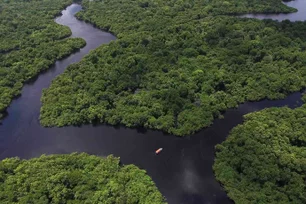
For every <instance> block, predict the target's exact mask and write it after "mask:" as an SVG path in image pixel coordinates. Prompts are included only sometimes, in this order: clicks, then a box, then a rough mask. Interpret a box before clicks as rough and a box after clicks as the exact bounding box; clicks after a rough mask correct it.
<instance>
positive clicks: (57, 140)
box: [0, 0, 306, 204]
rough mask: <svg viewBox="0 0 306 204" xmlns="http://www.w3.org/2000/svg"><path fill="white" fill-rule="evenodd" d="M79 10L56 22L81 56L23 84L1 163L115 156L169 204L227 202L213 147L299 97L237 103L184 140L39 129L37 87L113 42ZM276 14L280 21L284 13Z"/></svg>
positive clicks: (104, 130) (122, 131) (116, 131)
mask: <svg viewBox="0 0 306 204" xmlns="http://www.w3.org/2000/svg"><path fill="white" fill-rule="evenodd" d="M298 2H300V3H301V4H300V5H302V6H303V5H304V7H301V9H305V8H306V6H305V1H303V0H298V1H296V2H292V3H298ZM299 8H300V7H299ZM80 9H81V7H80V6H79V5H76V4H73V5H72V6H69V7H68V8H67V9H66V10H65V11H63V16H61V17H59V18H57V19H56V22H57V23H60V24H63V25H67V26H69V27H70V29H71V30H72V37H81V38H84V39H85V40H86V42H87V45H86V46H85V47H84V48H83V49H81V50H80V52H78V53H76V54H73V55H71V56H69V57H68V58H66V59H64V60H60V61H57V62H56V63H55V65H54V66H53V67H52V68H51V69H50V70H48V71H47V72H45V73H43V74H41V75H40V76H39V77H38V78H37V80H35V81H34V82H33V83H31V84H27V85H25V86H24V88H23V90H22V96H21V97H19V98H18V99H16V100H14V102H13V103H12V105H11V106H10V107H9V108H8V114H9V116H8V117H7V118H5V120H4V121H3V124H2V125H1V126H0V159H3V158H6V157H13V156H19V157H21V158H31V157H37V156H40V155H41V154H44V153H45V154H55V153H71V152H87V153H90V154H95V155H100V156H106V155H109V154H114V155H115V156H119V157H121V161H122V163H124V164H135V165H138V166H139V167H140V168H143V169H146V170H147V172H148V174H149V175H150V176H151V177H152V178H153V180H154V181H155V182H156V184H157V186H158V188H159V189H160V191H161V192H162V193H163V195H164V196H166V198H167V200H168V202H169V203H170V204H180V203H184V204H185V203H186V204H199V203H210V204H214V203H215V204H227V203H232V202H231V201H230V200H229V199H228V198H227V196H226V194H225V192H224V191H223V190H222V188H221V187H220V185H219V183H218V182H216V180H215V177H214V174H213V171H212V165H213V162H214V161H213V160H214V146H215V145H216V144H218V143H221V142H222V141H224V140H225V138H226V136H227V135H228V133H229V131H230V130H231V129H232V128H233V127H234V126H236V125H237V124H239V123H241V122H242V116H243V115H244V114H246V113H249V112H253V111H258V110H261V109H263V108H266V107H274V106H277V107H280V106H285V105H288V106H289V107H296V106H300V105H301V100H300V98H301V94H300V93H294V94H291V95H290V96H288V97H287V98H286V99H284V100H277V101H267V100H265V101H261V102H255V103H245V104H242V105H240V106H239V108H238V109H230V110H228V111H227V112H226V113H225V115H224V119H222V120H216V121H215V122H214V124H213V125H212V127H210V128H207V129H204V130H202V131H200V132H198V133H197V134H195V135H193V136H191V137H185V138H179V137H174V136H171V135H165V134H163V133H161V132H158V131H152V130H146V131H143V129H139V130H137V129H129V128H124V127H112V126H107V125H98V126H92V125H83V126H81V127H64V128H43V127H41V126H40V124H39V120H38V118H39V109H40V106H41V103H40V97H41V92H42V89H43V88H47V87H48V86H49V85H50V83H51V81H52V79H54V78H55V77H56V76H57V75H59V74H60V73H62V72H63V71H64V70H65V68H66V67H67V66H68V65H69V64H72V63H75V62H78V61H80V60H81V59H82V57H84V55H86V54H87V53H88V52H89V51H90V50H92V49H95V48H96V47H98V46H100V45H101V44H105V43H109V42H110V41H111V40H114V39H115V37H114V36H113V35H111V34H109V33H105V32H102V31H101V30H98V29H95V28H94V27H93V26H91V25H89V24H86V23H84V22H81V21H78V20H77V19H76V18H75V17H74V16H73V14H75V13H76V12H77V11H79V10H80ZM289 15H293V14H289ZM289 15H288V16H289ZM295 15H296V14H295ZM261 16H262V15H261ZM280 16H283V18H285V16H286V15H278V17H279V18H280ZM293 20H294V19H293ZM297 102H298V103H297ZM160 147H163V148H164V150H163V151H162V153H161V154H160V155H158V156H156V155H155V153H154V152H155V150H156V149H158V148H160Z"/></svg>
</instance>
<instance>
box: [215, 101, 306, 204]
mask: <svg viewBox="0 0 306 204" xmlns="http://www.w3.org/2000/svg"><path fill="white" fill-rule="evenodd" d="M305 121H306V106H305V105H304V106H302V107H301V108H296V109H290V108H287V107H284V108H269V109H265V110H263V111H259V112H254V113H250V114H248V115H246V116H245V121H244V123H243V124H242V125H238V126H237V127H235V128H234V129H233V130H232V131H231V133H230V136H229V137H228V138H227V139H226V141H225V142H223V143H222V144H220V145H217V146H216V150H217V153H216V159H215V164H214V167H213V168H214V171H215V175H216V178H217V179H218V180H219V181H220V182H221V183H222V184H223V185H224V188H225V189H226V191H227V192H228V196H229V197H230V198H231V199H233V200H234V201H235V203H237V204H240V203H241V204H246V203H254V204H255V203H256V204H257V203H271V204H273V203H275V204H276V203H278V204H287V203H295V204H303V203H306V182H305V181H306V125H305Z"/></svg>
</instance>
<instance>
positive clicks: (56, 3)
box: [0, 0, 86, 119]
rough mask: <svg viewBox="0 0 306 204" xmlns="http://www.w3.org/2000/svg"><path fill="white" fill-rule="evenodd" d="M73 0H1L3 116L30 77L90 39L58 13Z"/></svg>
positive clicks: (0, 109)
mask: <svg viewBox="0 0 306 204" xmlns="http://www.w3.org/2000/svg"><path fill="white" fill-rule="evenodd" d="M71 3H72V0H44V1H17V0H3V1H0V119H1V117H3V113H4V111H5V110H6V108H7V107H8V106H9V105H10V103H11V101H12V99H13V98H14V97H16V96H18V95H19V94H20V93H21V92H20V91H21V88H22V86H23V84H24V83H25V82H26V81H29V80H30V79H32V78H33V77H35V76H37V75H38V73H40V72H41V71H43V70H46V69H48V68H49V67H50V66H51V65H52V64H53V63H54V62H55V61H56V60H58V59H61V58H63V57H65V56H68V55H70V54H71V53H72V52H75V51H77V50H79V49H80V48H81V47H83V46H84V45H85V44H86V42H85V41H84V40H83V39H81V38H67V37H69V36H70V35H71V31H70V29H69V28H68V27H65V26H61V25H59V24H57V23H55V22H54V17H55V16H56V15H59V14H60V12H61V10H62V9H63V8H65V7H66V6H68V5H69V4H71Z"/></svg>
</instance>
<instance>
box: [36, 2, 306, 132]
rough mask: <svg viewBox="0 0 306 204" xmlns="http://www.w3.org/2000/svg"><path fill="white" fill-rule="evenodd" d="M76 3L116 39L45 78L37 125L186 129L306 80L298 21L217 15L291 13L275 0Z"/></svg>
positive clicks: (305, 26) (305, 38)
mask: <svg viewBox="0 0 306 204" xmlns="http://www.w3.org/2000/svg"><path fill="white" fill-rule="evenodd" d="M219 4H220V5H221V4H222V5H223V6H217V5H219ZM83 7H84V10H83V11H81V12H80V13H78V14H77V16H78V18H80V19H83V20H85V21H88V22H91V23H93V24H95V25H96V26H98V27H99V28H101V29H104V30H107V31H110V32H113V33H115V34H116V35H117V37H118V39H117V40H116V41H114V42H111V43H110V44H109V45H103V46H101V47H99V48H98V49H96V50H95V51H93V52H91V53H90V54H89V55H88V56H87V57H85V58H84V59H83V60H82V61H81V62H80V63H78V64H74V65H71V66H70V67H68V69H67V70H66V71H65V72H64V74H62V75H61V76H60V77H58V78H57V79H56V80H54V81H53V83H52V85H51V87H50V88H49V89H47V90H46V91H45V92H44V93H43V97H42V103H43V107H42V108H41V117H40V119H41V123H42V125H44V126H55V125H56V126H63V125H76V124H82V123H91V122H100V123H109V124H124V125H126V126H128V127H136V126H144V127H147V128H153V129H159V130H163V131H165V132H169V133H172V134H176V135H187V134H191V133H194V132H195V131H197V130H200V129H201V128H203V127H207V126H209V125H210V124H211V123H212V121H213V119H214V118H216V117H218V116H220V114H222V111H224V110H226V109H228V108H231V107H236V106H237V105H238V104H239V103H242V102H244V101H246V100H248V101H253V100H260V99H263V98H270V99H276V98H282V97H285V96H286V95H287V94H288V93H290V92H293V91H297V90H300V89H301V88H302V87H305V79H306V78H305V77H306V69H305V65H306V60H305V59H306V52H305V49H306V35H305V32H306V23H304V22H296V23H291V22H289V21H284V22H281V23H278V22H274V21H272V20H264V21H261V20H256V19H244V18H238V17H234V16H231V15H221V14H238V13H247V12H290V11H294V9H291V8H288V7H286V6H284V5H283V4H282V3H281V1H280V0H269V1H259V0H253V1H246V0H240V1H224V2H221V1H203V0H189V1H155V0H154V1H153V0H151V1H150V0H148V1H143V0H136V1H128V0H112V1H111V0H103V1H98V0H97V1H83Z"/></svg>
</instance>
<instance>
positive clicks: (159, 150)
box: [155, 148, 163, 154]
mask: <svg viewBox="0 0 306 204" xmlns="http://www.w3.org/2000/svg"><path fill="white" fill-rule="evenodd" d="M162 150H163V148H159V149H158V150H156V151H155V154H159V153H160V152H161V151H162Z"/></svg>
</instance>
